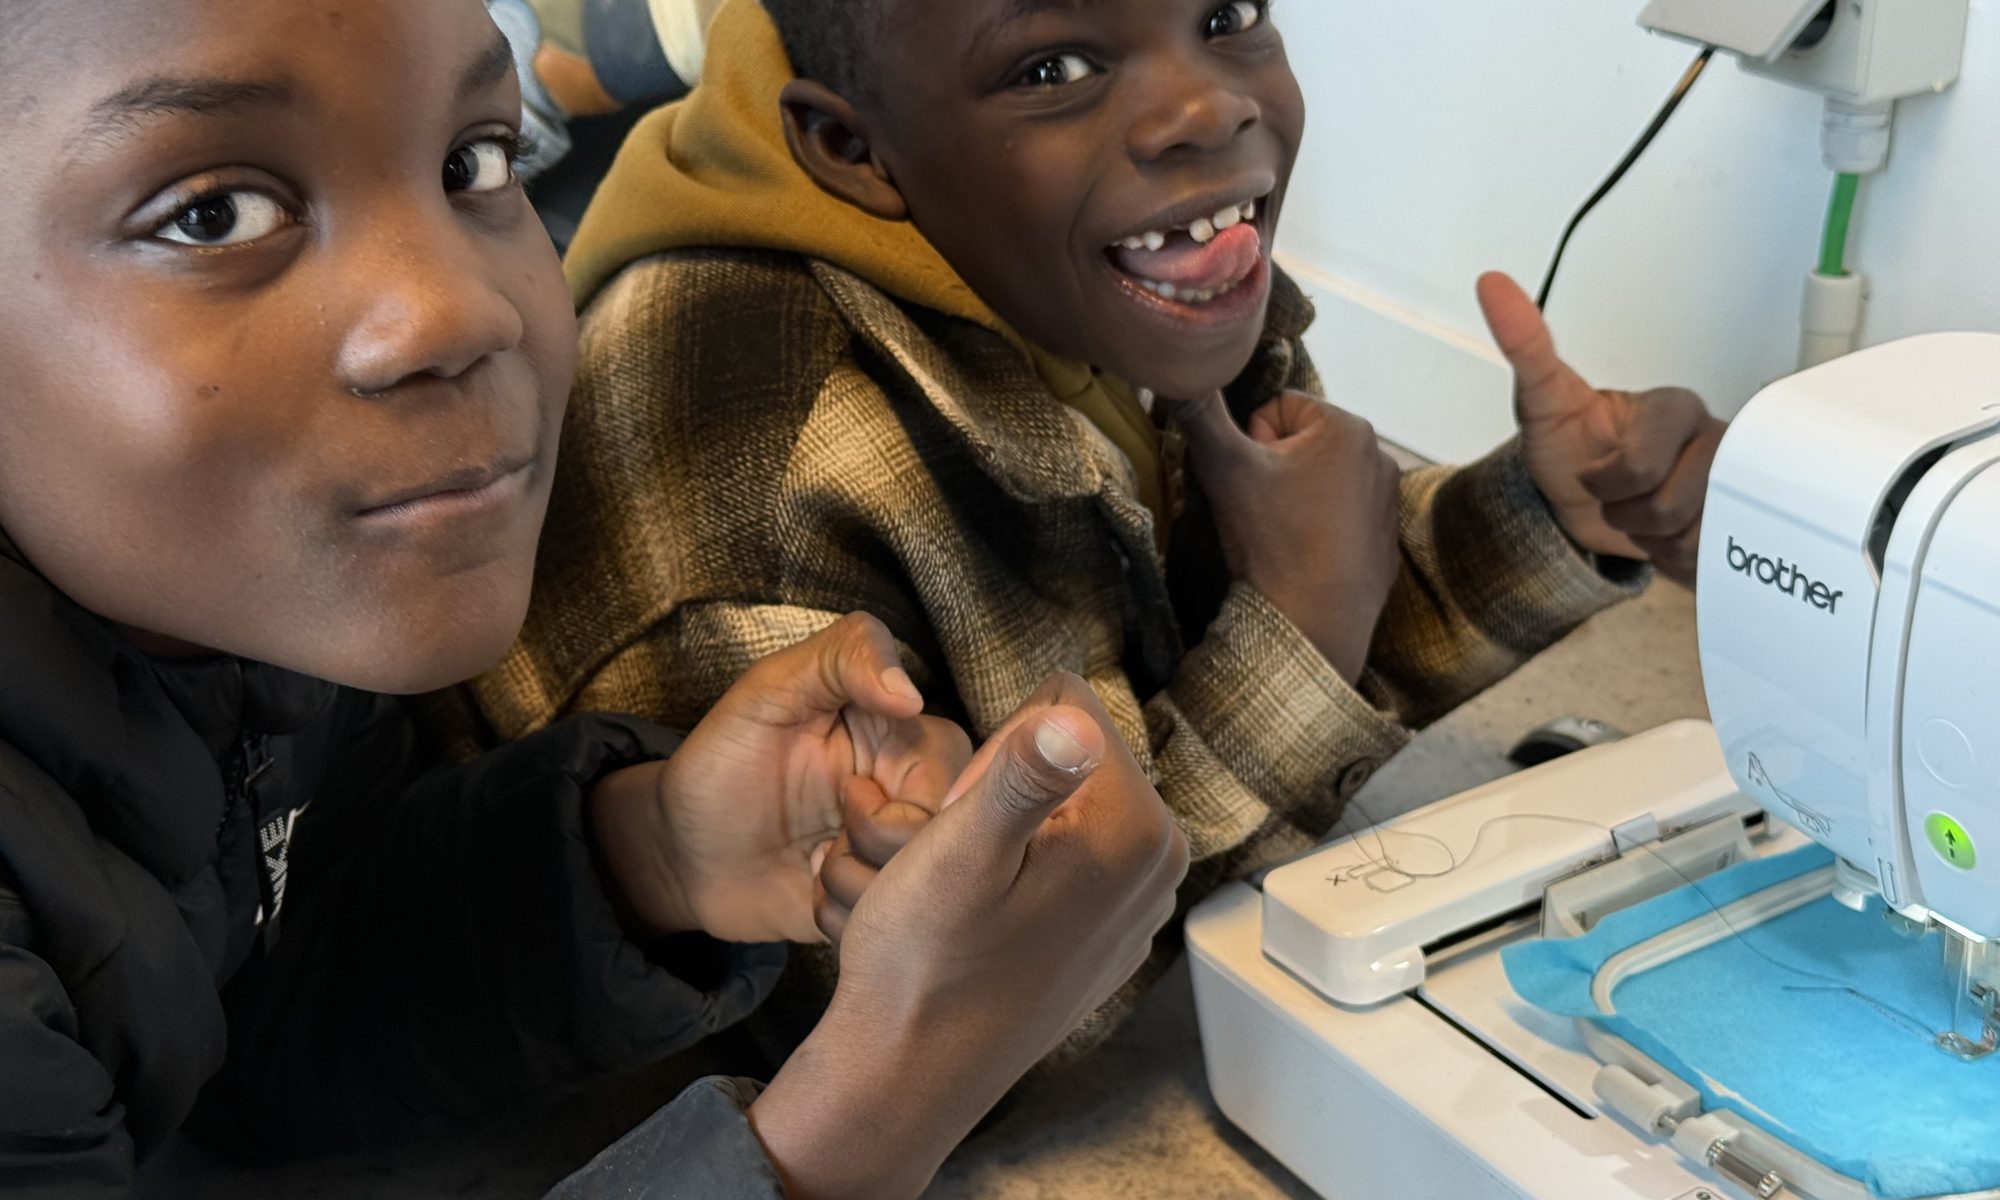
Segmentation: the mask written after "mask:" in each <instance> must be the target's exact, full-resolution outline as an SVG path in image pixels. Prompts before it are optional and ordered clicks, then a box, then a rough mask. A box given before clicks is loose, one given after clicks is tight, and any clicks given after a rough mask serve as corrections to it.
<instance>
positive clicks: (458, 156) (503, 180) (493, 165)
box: [444, 138, 514, 192]
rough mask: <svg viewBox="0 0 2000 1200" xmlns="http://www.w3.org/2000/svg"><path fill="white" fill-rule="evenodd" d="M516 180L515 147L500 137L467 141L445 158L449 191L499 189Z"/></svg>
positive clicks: (446, 185)
mask: <svg viewBox="0 0 2000 1200" xmlns="http://www.w3.org/2000/svg"><path fill="white" fill-rule="evenodd" d="M512 182H514V150H513V147H511V146H509V145H508V144H507V143H506V142H505V141H503V140H501V139H500V138H482V139H480V140H479V141H476V142H467V143H466V144H465V145H463V146H460V147H459V148H458V149H456V150H454V151H452V152H451V156H450V157H448V158H446V159H445V160H444V190H445V191H447V192H497V191H499V190H500V189H501V188H503V187H506V186H507V185H508V184H510V183H512Z"/></svg>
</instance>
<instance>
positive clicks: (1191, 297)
mask: <svg viewBox="0 0 2000 1200" xmlns="http://www.w3.org/2000/svg"><path fill="white" fill-rule="evenodd" d="M1138 284H1139V286H1140V287H1142V288H1145V289H1146V290H1147V291H1149V292H1151V293H1153V294H1154V295H1155V296H1158V297H1159V298H1160V299H1162V300H1178V301H1180V302H1181V303H1183V304H1207V303H1208V302H1209V301H1211V300H1213V299H1215V298H1216V297H1218V296H1226V295H1228V294H1229V293H1231V292H1233V291H1235V290H1236V286H1237V285H1236V284H1233V283H1225V284H1223V285H1222V286H1221V287H1218V288H1180V287H1175V286H1174V285H1173V284H1171V283H1159V282H1156V281H1154V280H1151V279H1140V280H1138Z"/></svg>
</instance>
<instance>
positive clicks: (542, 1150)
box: [138, 584, 1705, 1200]
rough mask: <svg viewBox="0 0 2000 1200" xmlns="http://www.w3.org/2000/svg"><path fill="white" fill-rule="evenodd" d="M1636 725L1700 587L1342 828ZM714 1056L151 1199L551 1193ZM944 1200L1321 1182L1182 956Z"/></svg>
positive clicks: (1649, 605)
mask: <svg viewBox="0 0 2000 1200" xmlns="http://www.w3.org/2000/svg"><path fill="white" fill-rule="evenodd" d="M1564 715H1577V716H1589V717H1596V718H1598V719H1601V720H1604V721H1607V722H1609V723H1611V724H1612V725H1615V726H1618V727H1619V728H1621V729H1624V730H1626V731H1628V732H1638V731H1640V730H1644V729H1650V728H1652V727H1653V726H1655V725H1659V724H1661V723H1663V722H1666V721H1670V720H1674V719H1677V718H1681V717H1690V716H1703V715H1705V707H1704V705H1703V702H1702V695H1701V685H1700V677H1699V673H1698V669H1697V663H1696V659H1695V649H1694V604H1693V600H1692V597H1691V596H1689V594H1688V593H1687V592H1685V591H1683V590H1681V589H1680V588H1677V587H1674V586H1672V585H1669V584H1660V585H1658V586H1656V587H1655V588H1654V589H1653V590H1652V591H1651V592H1650V593H1649V594H1647V595H1646V596H1645V597H1643V598H1641V599H1640V600H1638V601H1636V602H1634V603H1632V604H1628V605H1626V606H1624V607H1622V608H1619V609H1616V610H1614V611H1612V612H1609V613H1606V614H1604V615H1603V616H1601V617H1599V618H1597V619H1596V620H1595V621H1593V622H1591V623H1590V624H1589V625H1587V626H1585V627H1584V628H1583V629H1582V630H1580V631H1579V632H1578V633H1577V634H1576V635H1574V636H1573V637H1571V638H1570V639H1568V640H1567V641H1565V642H1563V643H1562V644H1560V645H1558V646H1556V647H1554V648H1553V649H1551V650H1549V651H1548V652H1546V653H1545V654H1543V655H1541V656H1540V657H1538V658H1537V659H1535V660H1534V661H1533V662H1531V663H1529V664H1528V665H1527V666H1526V667H1525V668H1523V669H1522V670H1521V671H1520V672H1518V673H1516V674H1515V675H1514V676H1513V677H1512V678H1510V679H1508V680H1507V681H1506V682H1504V683H1503V684H1501V685H1500V686H1498V687H1496V688H1494V689H1493V690H1491V691H1490V692H1488V693H1486V694H1485V695H1483V696H1481V697H1479V698H1478V699H1476V700H1474V701H1473V702H1471V703H1470V704H1468V705H1466V706H1465V707H1464V708H1462V709H1460V710H1459V711H1458V712H1455V713H1453V714H1452V715H1451V716H1449V717H1447V718H1446V719H1445V720H1443V721H1441V722H1439V723H1438V724H1437V725H1435V726H1433V727H1431V728H1430V729H1427V730H1425V731H1424V732H1423V733H1422V734H1421V735H1420V736H1419V737H1418V738H1417V740H1416V741H1415V743H1413V744H1412V745H1411V747H1410V748H1409V749H1408V750H1407V751H1405V752H1404V753H1403V754H1402V755H1401V756H1400V757H1399V758H1398V759H1396V761H1394V762H1393V763H1391V764H1390V765H1389V766H1388V768H1386V769H1385V770H1384V771H1383V772H1382V773H1381V775H1380V776H1378V777H1377V778H1376V779H1375V780H1374V781H1373V782H1372V783H1370V785H1369V786H1368V788H1367V789H1366V790H1365V791H1364V792H1363V793H1362V794H1361V795H1360V796H1359V797H1358V798H1357V799H1356V801H1355V803H1354V805H1353V806H1352V807H1351V808H1350V811H1349V813H1348V816H1347V818H1346V820H1345V821H1344V822H1343V825H1342V828H1341V829H1340V830H1339V831H1337V832H1340V833H1347V832H1353V831H1355V830H1357V829H1360V828H1363V827H1365V825H1366V824H1367V823H1368V822H1371V821H1381V820H1384V819H1386V818H1388V817H1390V816H1392V815H1394V814H1396V813H1400V812H1402V811H1405V810H1407V809H1409V808H1413V807H1416V806H1418V805H1421V804H1424V803H1427V802H1429V801H1431V800H1435V799H1438V798H1441V797H1443V796H1447V795H1450V794H1452V793H1454V792H1457V791H1461V790H1463V789H1465V788H1468V787H1472V786H1475V785H1477V784H1480V783H1484V782H1486V781H1488V780H1491V779H1494V778H1497V777H1499V776H1500V775H1503V774H1505V773H1506V772H1507V771H1508V769H1509V768H1508V764H1507V763H1506V760H1505V757H1504V755H1505V752H1506V750H1507V748H1508V747H1509V746H1511V745H1512V744H1513V743H1514V741H1515V740H1516V739H1518V738H1519V737H1520V735H1521V734H1523V733H1525V732H1527V731H1528V730H1529V729H1531V728H1533V727H1535V726H1536V725H1539V724H1541V723H1542V722H1544V721H1547V720H1550V719H1552V718H1554V717H1558V716H1564ZM705 1069H706V1068H705V1064H700V1063H693V1064H689V1063H680V1064H672V1065H670V1066H668V1067H663V1068H661V1069H660V1070H657V1071H653V1072H648V1073H646V1074H643V1075H640V1076H636V1077H633V1078H630V1079H625V1080H620V1081H617V1082H615V1083H613V1084H608V1085H605V1086H603V1087H600V1088H596V1089H593V1090H592V1092H591V1093H589V1094H588V1095H586V1096H584V1097H582V1098H580V1099H576V1100H572V1101H570V1102H567V1103H565V1104H563V1105H561V1106H559V1107H555V1108H551V1109H548V1110H545V1111H541V1112H537V1113H532V1114H529V1115H526V1116H523V1117H521V1118H517V1119H515V1120H512V1121H510V1122H508V1123H507V1124H506V1125H504V1126H502V1127H499V1128H496V1129H489V1130H486V1131H484V1132H482V1133H479V1134H472V1135H467V1136H465V1137H462V1138H459V1139H455V1140H452V1141H447V1142H441V1143H432V1144H428V1145H425V1146H423V1147H421V1148H417V1149H412V1150H406V1151H403V1152H400V1153H397V1154H390V1155H377V1156H368V1157H360V1158H352V1159H338V1160H332V1161H326V1162H318V1163H307V1164H296V1165H292V1166H288V1167H283V1168H277V1169H271V1170H249V1169H244V1168H240V1167H234V1166H230V1165H227V1164H223V1163H220V1162H218V1161H216V1160H214V1159H212V1158H210V1157H209V1156H207V1155H206V1154H204V1153H203V1152H201V1151H199V1150H197V1149H195V1148H194V1147H192V1146H191V1145H189V1144H187V1143H186V1142H184V1141H183V1142H177V1143H175V1144H174V1145H172V1146H171V1147H170V1148H169V1150H168V1151H166V1152H165V1153H163V1154H162V1155H161V1156H160V1159H159V1161H156V1162H154V1163H152V1164H150V1165H149V1167H148V1170H147V1172H146V1178H145V1179H144V1181H143V1182H142V1186H141V1188H140V1190H139V1192H138V1195H139V1196H141V1197H146V1198H160V1197H172V1198H176V1200H178V1198H179V1197H197V1196H199V1197H203V1198H204V1200H248V1198H249V1197H253V1196H254V1197H259V1198H264V1197H299V1198H303V1200H321V1198H324V1200H334V1198H336V1197H338V1198H339V1200H418V1198H420V1197H421V1198H425V1200H429V1198H433V1197H447V1196H450V1197H470V1198H476V1200H499V1198H502V1197H533V1196H539V1195H540V1194H541V1193H542V1191H543V1190H544V1189H546V1188H547V1187H549V1186H550V1185H552V1184H553V1183H554V1182H555V1181H556V1180H558V1179H560V1178H561V1177H562V1176H563V1175H565V1174H567V1173H568V1172H569V1171H571V1170H574V1169H575V1168H576V1167H577V1166H579V1165H581V1164H582V1163H583V1162H585V1161H587V1160H588V1159H589V1157H590V1156H591V1154H592V1153H593V1152H594V1151H595V1150H596V1149H598V1148H600V1147H602V1146H603V1145H605V1144H607V1143H608V1142H610V1141H612V1140H614V1139H615V1138H616V1137H617V1136H618V1134H619V1133H621V1132H622V1131H623V1130H624V1129H626V1128H629V1127H630V1126H631V1125H632V1124H634V1123H636V1122H637V1121H638V1120H640V1119H641V1118H643V1116H644V1115H645V1114H646V1113H647V1112H648V1111H650V1109H651V1108H652V1107H654V1106H656V1105H658V1104H659V1103H662V1102H664V1101H665V1100H666V1099H669V1098H671V1097H672V1095H673V1094H674V1092H675V1091H677V1090H678V1087H679V1085H680V1084H681V1083H682V1082H683V1081H684V1080H685V1079H686V1078H689V1077H691V1075H694V1074H700V1073H703V1072H704V1070H705ZM929 1195H930V1196H932V1197H937V1198H939V1200H975V1198H976V1200H1054V1198H1056V1197H1064V1198H1071V1197H1083V1198H1093V1200H1094V1198H1097V1197H1103V1198H1105V1200H1124V1198H1126V1197H1131V1198H1134V1200H1137V1198H1140V1197H1144V1198H1146V1200H1217V1198H1224V1197H1227V1198H1235V1197H1243V1198H1246V1200H1276V1198H1284V1200H1293V1198H1297V1200H1308V1198H1310V1197H1311V1196H1312V1193H1311V1192H1310V1191H1309V1190H1307V1189H1306V1188H1305V1186H1304V1185H1303V1184H1301V1183H1299V1181H1298V1180H1297V1179H1295V1178H1294V1177H1293V1176H1292V1175H1291V1174H1290V1173H1289V1172H1288V1171H1286V1170H1285V1168H1284V1167H1283V1166H1282V1165H1280V1164H1279V1163H1277V1162H1276V1161H1274V1160H1273V1159H1272V1158H1271V1157H1270V1156H1269V1155H1267V1154H1265V1153H1264V1152H1263V1151H1262V1150H1261V1149H1260V1148H1259V1147H1257V1146H1256V1144H1255V1143H1253V1142H1251V1141H1250V1140H1249V1139H1248V1138H1247V1137H1245V1136H1244V1135H1243V1134H1241V1133H1240V1132H1238V1131H1237V1130H1236V1129H1234V1128H1233V1127H1231V1126H1230V1125H1229V1123H1228V1122H1227V1121H1226V1120H1225V1119H1224V1118H1223V1117H1222V1116H1221V1114H1220V1113H1218V1112H1217V1111H1216V1109H1215V1106H1214V1104H1213V1103H1212V1102H1211V1101H1210V1099H1209V1096H1208V1087H1207V1083H1206V1080H1205V1078H1204V1076H1203V1070H1202V1062H1201V1049H1200V1046H1199V1045H1198V1044H1197V1041H1196V1036H1195V1018H1194V1002H1193V997H1192V993H1191V991H1190V988H1189V985H1188V976H1187V969H1186V966H1185V964H1184V963H1183V964H1182V965H1181V966H1178V967H1176V968H1175V970H1174V971H1173V972H1172V974H1170V975H1169V976H1168V978H1167V980H1166V982H1165V983H1163V984H1162V985H1161V986H1160V987H1159V988H1158V989H1156V990H1155V991H1154V992H1153V994H1152V995H1151V996H1150V997H1148V999H1147V1001H1146V1002H1145V1003H1144V1004H1143V1005H1142V1006H1141V1008H1140V1010H1139V1012H1138V1013H1137V1015H1136V1016H1135V1017H1134V1019H1133V1020H1132V1021H1131V1022H1130V1023H1129V1024H1128V1025H1127V1026H1126V1027H1125V1028H1124V1029H1123V1030H1121V1031H1120V1032H1119V1033H1118V1035H1117V1036H1115V1037H1114V1038H1113V1039H1112V1040H1111V1041H1110V1042H1109V1043H1107V1045H1106V1046H1105V1047H1104V1048H1103V1049H1102V1050H1101V1051H1099V1052H1098V1053H1097V1054H1096V1055H1094V1056H1092V1057H1091V1058H1090V1059H1089V1060H1087V1061H1086V1062H1085V1063H1083V1064H1082V1065H1081V1066H1079V1067H1078V1068H1076V1069H1074V1070H1072V1071H1069V1072H1067V1073H1065V1074H1063V1075H1061V1076H1054V1077H1047V1078H1042V1079H1038V1080H1036V1081H1035V1082H1034V1083H1033V1084H1031V1085H1029V1086H1028V1087H1026V1088H1024V1089H1023V1090H1022V1091H1021V1093H1020V1094H1019V1095H1018V1096H1017V1097H1016V1098H1015V1102H1014V1103H1013V1104H1012V1105H1011V1107H1010V1108H1008V1109H1007V1110H1006V1112H1005V1115H1004V1116H1003V1117H1002V1118H1001V1119H999V1120H998V1121H996V1122H995V1123H994V1124H993V1125H992V1126H991V1127H990V1128H988V1129H986V1130H985V1131H983V1132H982V1133H980V1134H978V1135H976V1136H975V1137H974V1138H973V1139H972V1140H971V1141H970V1142H968V1143H967V1144H966V1145H965V1146H964V1147H962V1148H961V1149H960V1151H959V1152H958V1154H957V1155H956V1156H954V1157H953V1159H952V1160H951V1161H950V1162H949V1163H948V1164H947V1165H946V1167H945V1169H944V1171H943V1172H942V1173H941V1174H940V1175H939V1177H938V1180H937V1182H936V1184H935V1186H933V1188H932V1189H931V1191H930V1193H929Z"/></svg>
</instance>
